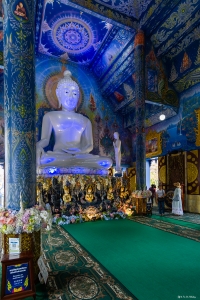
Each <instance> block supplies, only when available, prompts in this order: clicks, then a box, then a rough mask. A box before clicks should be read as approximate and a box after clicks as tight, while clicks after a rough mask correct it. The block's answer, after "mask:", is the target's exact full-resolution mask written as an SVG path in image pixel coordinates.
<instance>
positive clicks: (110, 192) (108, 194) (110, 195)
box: [107, 186, 114, 201]
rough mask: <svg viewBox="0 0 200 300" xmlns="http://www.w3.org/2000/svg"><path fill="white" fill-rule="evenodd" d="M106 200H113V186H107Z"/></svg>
mask: <svg viewBox="0 0 200 300" xmlns="http://www.w3.org/2000/svg"><path fill="white" fill-rule="evenodd" d="M107 200H109V201H113V200H114V194H113V188H112V186H110V187H109V188H108V192H107Z"/></svg>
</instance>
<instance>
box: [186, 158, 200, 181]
mask: <svg viewBox="0 0 200 300" xmlns="http://www.w3.org/2000/svg"><path fill="white" fill-rule="evenodd" d="M197 176H198V169H197V166H196V165H195V164H194V163H192V162H187V181H188V183H192V182H193V181H195V180H196V179H197Z"/></svg>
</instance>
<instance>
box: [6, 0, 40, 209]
mask: <svg viewBox="0 0 200 300" xmlns="http://www.w3.org/2000/svg"><path fill="white" fill-rule="evenodd" d="M3 10H4V23H3V29H4V49H3V50H4V107H5V108H4V114H5V204H6V207H8V208H11V209H17V210H18V209H19V208H20V195H21V198H22V201H23V204H24V207H25V208H26V207H31V206H33V205H34V204H35V190H36V159H35V153H36V152H35V66H34V29H35V25H34V21H35V1H34V0H26V1H23V0H20V2H18V1H13V0H6V1H4V3H3Z"/></svg>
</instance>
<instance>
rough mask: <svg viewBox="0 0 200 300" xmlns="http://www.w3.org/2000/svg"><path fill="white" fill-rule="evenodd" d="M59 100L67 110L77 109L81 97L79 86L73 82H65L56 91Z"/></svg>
mask: <svg viewBox="0 0 200 300" xmlns="http://www.w3.org/2000/svg"><path fill="white" fill-rule="evenodd" d="M56 94H57V97H58V100H59V102H60V104H61V105H62V109H64V110H67V111H73V110H75V108H76V106H77V103H78V99H79V88H78V86H77V84H73V82H70V83H69V82H67V81H66V82H65V81H64V82H63V83H62V84H60V85H59V87H58V88H57V91H56Z"/></svg>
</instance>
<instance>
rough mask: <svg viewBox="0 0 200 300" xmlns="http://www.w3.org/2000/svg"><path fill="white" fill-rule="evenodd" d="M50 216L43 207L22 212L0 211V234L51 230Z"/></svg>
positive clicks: (3, 209)
mask: <svg viewBox="0 0 200 300" xmlns="http://www.w3.org/2000/svg"><path fill="white" fill-rule="evenodd" d="M51 224H52V220H51V214H50V213H49V212H47V211H46V210H45V209H44V208H43V207H39V206H35V207H31V208H27V209H25V210H24V211H21V210H20V211H16V210H9V209H5V208H2V209H0V233H3V234H11V233H12V234H20V233H23V232H26V233H32V232H34V231H39V230H40V229H41V228H45V229H46V230H50V229H51Z"/></svg>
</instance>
